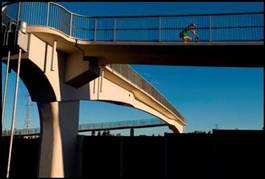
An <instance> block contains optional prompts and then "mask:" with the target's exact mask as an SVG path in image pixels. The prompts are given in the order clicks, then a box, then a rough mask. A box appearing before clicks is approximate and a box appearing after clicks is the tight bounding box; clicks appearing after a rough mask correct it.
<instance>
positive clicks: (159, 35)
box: [158, 16, 161, 42]
mask: <svg viewBox="0 0 265 179" xmlns="http://www.w3.org/2000/svg"><path fill="white" fill-rule="evenodd" d="M158 18H159V29H158V42H160V41H161V17H160V16H159V17H158Z"/></svg>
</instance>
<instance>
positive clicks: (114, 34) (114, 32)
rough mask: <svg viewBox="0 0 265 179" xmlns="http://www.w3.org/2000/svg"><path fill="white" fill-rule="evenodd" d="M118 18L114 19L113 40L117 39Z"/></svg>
mask: <svg viewBox="0 0 265 179" xmlns="http://www.w3.org/2000/svg"><path fill="white" fill-rule="evenodd" d="M116 23H117V22H116V18H114V19H113V41H116Z"/></svg>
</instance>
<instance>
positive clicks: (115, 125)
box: [3, 119, 168, 136]
mask: <svg viewBox="0 0 265 179" xmlns="http://www.w3.org/2000/svg"><path fill="white" fill-rule="evenodd" d="M166 125H168V124H167V123H165V122H164V121H162V120H158V119H142V120H131V121H117V122H102V123H87V124H80V125H79V128H78V130H79V132H83V131H93V130H116V129H127V128H145V127H158V126H166ZM14 133H15V135H34V134H40V129H39V128H32V129H15V132H14ZM9 135H10V131H9V130H8V131H7V130H4V131H3V136H9Z"/></svg>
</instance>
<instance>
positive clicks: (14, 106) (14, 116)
mask: <svg viewBox="0 0 265 179" xmlns="http://www.w3.org/2000/svg"><path fill="white" fill-rule="evenodd" d="M21 52H22V50H21V48H20V49H19V52H18V64H17V78H16V87H15V96H14V104H13V113H12V125H11V136H10V144H9V153H8V163H7V173H6V177H7V178H9V171H10V162H11V153H12V146H13V136H14V127H15V120H16V107H17V94H18V85H19V73H20V64H21V63H20V62H21Z"/></svg>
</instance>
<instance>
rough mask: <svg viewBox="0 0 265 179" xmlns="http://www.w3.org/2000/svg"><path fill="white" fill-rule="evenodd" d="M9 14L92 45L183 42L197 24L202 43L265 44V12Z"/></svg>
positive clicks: (50, 9) (37, 6)
mask: <svg viewBox="0 0 265 179" xmlns="http://www.w3.org/2000/svg"><path fill="white" fill-rule="evenodd" d="M5 12H6V14H7V15H8V16H11V17H12V18H14V19H16V20H23V21H26V22H27V23H28V24H30V25H38V26H47V27H50V28H54V29H56V30H59V31H61V32H63V33H65V34H66V35H68V36H69V37H73V38H76V39H82V40H88V41H148V42H175V41H176V42H177V41H181V39H180V37H179V32H180V31H181V30H182V29H184V28H185V27H186V26H187V25H188V24H190V23H195V24H196V25H197V32H198V34H199V36H200V41H205V42H219V41H264V12H247V13H227V14H197V15H160V16H98V17H95V16H84V15H79V14H76V13H73V12H71V11H69V10H67V9H66V8H64V7H63V6H61V5H59V4H56V3H53V2H19V3H16V4H11V5H9V6H8V7H7V9H6V11H5Z"/></svg>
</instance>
